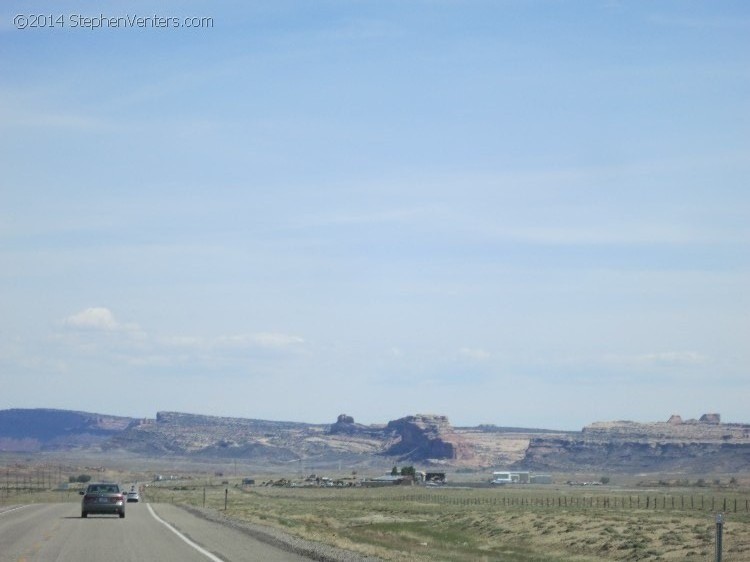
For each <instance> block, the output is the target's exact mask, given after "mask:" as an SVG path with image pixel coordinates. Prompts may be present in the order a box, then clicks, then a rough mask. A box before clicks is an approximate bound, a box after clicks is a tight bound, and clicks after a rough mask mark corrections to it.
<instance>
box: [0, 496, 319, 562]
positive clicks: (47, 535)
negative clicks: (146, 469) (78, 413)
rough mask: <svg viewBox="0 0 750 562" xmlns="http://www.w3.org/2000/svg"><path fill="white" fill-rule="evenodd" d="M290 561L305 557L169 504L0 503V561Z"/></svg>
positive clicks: (305, 559) (302, 559)
mask: <svg viewBox="0 0 750 562" xmlns="http://www.w3.org/2000/svg"><path fill="white" fill-rule="evenodd" d="M67 560H71V561H76V562H96V561H101V560H107V561H108V562H125V561H133V562H136V561H137V562H150V561H154V562H157V561H158V562H206V561H212V562H218V561H224V562H234V561H245V560H247V561H254V560H257V561H263V562H282V561H283V562H296V561H308V560H310V559H308V558H304V557H301V556H299V555H296V554H294V553H291V552H286V551H284V550H280V549H278V548H276V547H273V546H270V545H268V544H266V543H264V542H260V541H258V540H256V539H254V538H252V537H250V536H248V535H247V534H245V533H242V532H241V531H239V530H236V529H233V528H230V527H227V526H224V525H221V524H220V523H215V522H211V521H206V520H204V519H202V518H199V517H196V516H194V515H192V514H190V513H188V512H186V511H184V510H182V509H180V508H178V507H175V506H173V505H170V504H147V503H129V504H127V506H126V511H125V518H124V519H120V518H119V517H117V516H116V515H89V516H88V518H86V519H83V518H81V508H80V505H79V504H78V503H55V504H30V505H24V506H0V561H2V562H31V561H34V562H53V561H55V562H60V561H67Z"/></svg>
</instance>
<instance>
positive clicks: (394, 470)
mask: <svg viewBox="0 0 750 562" xmlns="http://www.w3.org/2000/svg"><path fill="white" fill-rule="evenodd" d="M391 476H398V467H397V466H394V467H393V468H392V469H391Z"/></svg>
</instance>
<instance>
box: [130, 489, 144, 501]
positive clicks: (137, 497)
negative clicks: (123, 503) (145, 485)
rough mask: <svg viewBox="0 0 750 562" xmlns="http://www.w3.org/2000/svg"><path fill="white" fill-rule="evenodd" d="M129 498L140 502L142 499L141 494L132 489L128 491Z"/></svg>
mask: <svg viewBox="0 0 750 562" xmlns="http://www.w3.org/2000/svg"><path fill="white" fill-rule="evenodd" d="M127 499H128V502H139V501H141V496H140V494H138V492H136V491H135V490H130V491H129V492H128V496H127Z"/></svg>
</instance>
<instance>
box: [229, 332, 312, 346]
mask: <svg viewBox="0 0 750 562" xmlns="http://www.w3.org/2000/svg"><path fill="white" fill-rule="evenodd" d="M304 342H305V340H304V339H303V338H301V337H299V336H292V335H289V334H280V333H276V332H259V333H253V334H236V335H232V336H221V337H219V338H217V339H216V340H215V345H216V346H218V347H264V348H284V347H290V346H295V345H299V344H302V343H304Z"/></svg>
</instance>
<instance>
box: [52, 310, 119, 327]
mask: <svg viewBox="0 0 750 562" xmlns="http://www.w3.org/2000/svg"><path fill="white" fill-rule="evenodd" d="M65 324H66V325H67V326H70V327H71V328H76V329H79V330H106V331H114V330H118V329H120V324H119V323H118V322H117V320H115V316H114V314H112V312H111V311H110V310H109V309H108V308H104V307H92V308H87V309H86V310H83V311H81V312H79V313H78V314H73V315H72V316H68V317H67V318H66V319H65Z"/></svg>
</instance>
